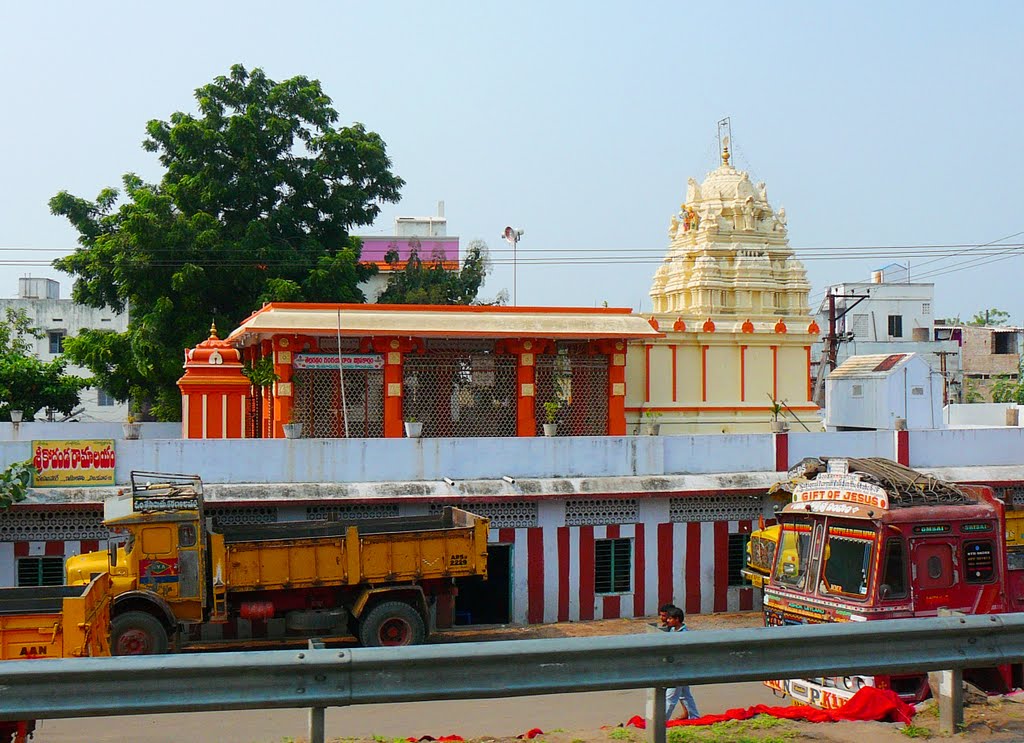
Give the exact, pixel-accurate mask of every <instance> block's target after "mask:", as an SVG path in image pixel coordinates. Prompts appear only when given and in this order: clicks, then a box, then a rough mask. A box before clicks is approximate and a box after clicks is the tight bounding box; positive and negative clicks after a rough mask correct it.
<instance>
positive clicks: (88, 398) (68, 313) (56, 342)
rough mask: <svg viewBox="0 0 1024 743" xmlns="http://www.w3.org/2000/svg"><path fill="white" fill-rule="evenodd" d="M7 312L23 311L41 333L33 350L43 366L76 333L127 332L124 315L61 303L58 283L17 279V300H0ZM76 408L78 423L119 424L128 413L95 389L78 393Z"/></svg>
mask: <svg viewBox="0 0 1024 743" xmlns="http://www.w3.org/2000/svg"><path fill="white" fill-rule="evenodd" d="M8 308H10V309H13V310H24V311H25V314H26V315H27V316H28V319H29V322H30V324H31V326H32V327H34V328H38V329H39V330H40V331H42V333H43V337H42V338H39V339H36V340H35V347H34V349H33V350H34V351H35V354H36V356H37V357H39V359H40V360H42V361H47V362H48V361H53V360H54V359H55V358H57V357H58V356H60V355H61V354H62V353H63V351H64V339H65V338H67V337H68V336H74V335H77V334H78V332H79V331H80V330H85V329H94V330H113V331H116V332H118V333H123V332H124V331H125V330H127V328H128V313H124V314H120V315H119V314H117V313H115V312H114V311H113V310H111V309H108V308H104V309H101V310H98V309H94V308H92V307H86V306H85V305H81V304H77V303H75V301H74V300H71V299H61V298H60V283H59V282H57V281H54V280H53V279H41V278H31V277H22V278H20V279H18V296H17V297H16V298H13V299H2V298H0V312H4V313H6V310H7V309H8ZM66 370H67V372H68V373H69V374H76V375H78V376H81V377H88V376H91V374H90V372H89V370H88V369H83V368H82V367H78V366H72V365H70V364H69V365H68V366H67V369H66ZM80 408H81V413H79V414H77V415H75V416H74V418H75V419H76V420H81V421H120V420H124V418H125V416H126V415H127V413H128V406H127V405H126V404H123V403H118V402H117V401H115V400H114V399H113V398H112V397H110V395H108V394H106V393H105V392H104V391H103V390H101V389H97V388H95V387H90V388H87V389H85V390H82V393H81V406H80ZM44 415H45V411H39V413H38V416H39V417H43V416H44Z"/></svg>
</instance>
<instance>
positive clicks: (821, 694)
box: [764, 676, 875, 709]
mask: <svg viewBox="0 0 1024 743" xmlns="http://www.w3.org/2000/svg"><path fill="white" fill-rule="evenodd" d="M764 685H765V686H767V687H768V688H769V689H771V690H772V691H774V692H775V693H777V694H781V695H783V696H787V697H790V698H791V699H792V700H793V701H794V702H798V703H800V704H806V705H808V706H811V707H818V708H819V709H839V708H840V707H842V706H843V705H844V704H846V703H847V702H848V701H850V699H852V698H853V695H854V694H856V693H857V692H858V691H859V690H860V689H861V688H862V687H865V686H874V685H875V680H874V679H873V678H872V677H870V676H833V677H829V678H821V677H819V678H813V679H772V680H770V681H765V682H764Z"/></svg>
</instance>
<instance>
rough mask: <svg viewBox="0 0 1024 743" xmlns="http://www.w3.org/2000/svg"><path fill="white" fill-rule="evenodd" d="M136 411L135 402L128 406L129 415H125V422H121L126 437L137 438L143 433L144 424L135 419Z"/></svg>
mask: <svg viewBox="0 0 1024 743" xmlns="http://www.w3.org/2000/svg"><path fill="white" fill-rule="evenodd" d="M135 413H136V407H135V404H134V403H133V404H131V405H129V406H128V415H127V416H125V419H124V423H122V424H121V429H122V430H123V431H124V437H125V438H126V439H137V438H139V434H141V433H142V424H141V423H139V422H138V421H137V420H136V419H135Z"/></svg>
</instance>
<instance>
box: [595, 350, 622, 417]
mask: <svg viewBox="0 0 1024 743" xmlns="http://www.w3.org/2000/svg"><path fill="white" fill-rule="evenodd" d="M594 347H595V349H596V350H597V351H599V352H600V353H605V354H608V435H609V436H625V435H626V342H625V341H622V340H605V341H598V342H597V343H595V344H594Z"/></svg>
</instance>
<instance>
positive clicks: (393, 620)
mask: <svg viewBox="0 0 1024 743" xmlns="http://www.w3.org/2000/svg"><path fill="white" fill-rule="evenodd" d="M425 638H426V629H425V628H424V626H423V617H421V616H420V613H419V612H418V611H416V610H415V609H414V608H412V607H411V606H409V605H408V604H406V603H404V602H402V601H385V602H384V603H382V604H377V605H376V606H375V607H373V608H372V609H370V611H369V612H367V613H366V614H364V615H363V617H362V619H360V621H359V641H360V642H361V643H362V644H363V646H364V647H368V648H376V647H382V646H388V645H419V644H421V643H422V642H423V640H424V639H425Z"/></svg>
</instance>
